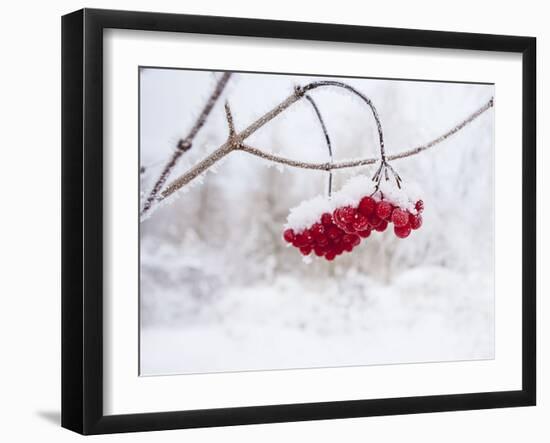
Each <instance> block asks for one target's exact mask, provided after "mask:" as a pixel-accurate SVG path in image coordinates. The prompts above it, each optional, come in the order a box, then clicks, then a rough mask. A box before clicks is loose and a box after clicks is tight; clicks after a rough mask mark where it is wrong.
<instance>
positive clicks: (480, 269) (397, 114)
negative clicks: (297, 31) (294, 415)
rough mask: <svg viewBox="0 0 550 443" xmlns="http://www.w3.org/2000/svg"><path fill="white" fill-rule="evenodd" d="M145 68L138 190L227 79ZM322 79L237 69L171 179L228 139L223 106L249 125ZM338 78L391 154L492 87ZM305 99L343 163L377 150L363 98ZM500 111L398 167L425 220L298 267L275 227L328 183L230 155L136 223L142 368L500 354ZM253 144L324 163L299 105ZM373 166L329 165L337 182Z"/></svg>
mask: <svg viewBox="0 0 550 443" xmlns="http://www.w3.org/2000/svg"><path fill="white" fill-rule="evenodd" d="M140 75H141V77H140V81H141V83H140V84H141V86H140V87H141V90H140V100H141V107H140V125H141V126H140V128H141V129H140V130H141V133H140V156H141V167H142V168H144V172H143V173H142V174H141V175H140V181H141V183H140V184H141V191H142V196H144V195H147V194H148V192H149V190H150V189H151V187H152V185H153V184H154V182H155V181H156V179H157V178H158V176H159V174H160V171H161V170H162V168H163V166H164V164H165V163H166V161H167V159H169V158H170V156H171V153H172V152H173V150H174V147H175V145H176V143H177V141H178V139H179V138H182V137H184V136H185V135H186V133H187V131H188V129H189V128H190V127H191V125H192V124H193V122H194V120H195V118H196V116H197V115H198V112H200V109H201V107H202V106H203V104H204V102H205V100H206V98H207V97H208V95H209V94H210V92H211V91H212V88H213V86H214V85H215V82H216V79H217V78H218V77H219V75H220V74H219V73H212V72H200V71H186V70H169V69H143V70H142V71H141V74H140ZM326 78H328V77H323V79H326ZM314 79H318V78H312V77H302V76H286V75H266V74H235V75H234V76H233V77H232V79H231V80H230V82H229V84H228V86H227V88H226V90H225V92H224V94H223V97H222V98H221V99H220V101H219V102H218V103H217V105H216V107H215V108H214V111H213V112H212V114H211V116H210V118H209V120H208V122H207V124H206V126H205V127H204V128H203V129H202V131H201V132H200V133H199V135H198V137H197V138H196V139H195V141H194V143H193V149H192V150H191V151H189V152H187V153H185V154H184V155H183V156H182V158H181V160H180V164H179V165H178V166H177V168H176V169H175V170H174V172H173V173H172V175H171V177H170V179H174V178H176V177H177V176H178V175H179V174H181V173H182V172H184V171H185V170H186V169H187V168H188V167H189V166H190V165H192V164H193V163H195V162H196V161H198V160H200V159H201V158H203V157H204V156H205V155H206V154H207V153H210V152H211V151H212V150H214V149H215V148H216V147H218V146H219V145H220V144H222V143H223V142H224V141H225V139H226V137H227V124H226V122H225V117H224V112H223V102H224V100H226V99H227V100H229V102H230V104H231V106H232V110H233V114H234V118H235V123H236V126H237V130H241V129H243V128H244V127H246V126H247V125H248V124H249V123H250V122H252V121H253V120H255V119H256V118H258V117H259V116H261V115H263V114H264V113H265V112H266V111H267V110H269V109H271V108H272V107H273V106H274V105H276V104H277V103H279V102H280V101H281V100H282V99H284V98H285V97H287V96H288V95H289V94H290V93H291V92H292V90H293V87H294V86H295V85H304V84H306V83H307V82H309V81H311V80H314ZM338 80H341V81H345V82H346V83H348V84H350V85H353V86H354V87H356V88H357V89H358V90H360V91H361V92H363V93H364V94H366V95H367V96H369V97H370V98H371V99H372V101H373V102H374V104H375V105H376V107H377V109H378V113H379V115H380V119H381V122H382V125H383V129H384V136H385V141H386V152H387V153H388V154H392V153H397V152H400V151H402V150H405V149H409V148H412V147H414V146H417V145H419V144H421V143H424V142H427V141H430V140H432V139H433V138H435V137H437V136H439V135H441V134H442V133H444V132H446V131H447V130H448V129H450V128H452V127H453V126H454V125H455V124H456V123H458V122H460V121H461V120H463V119H464V118H465V117H467V116H468V115H470V114H471V113H472V112H473V111H475V110H476V109H478V108H479V107H480V106H481V105H483V104H484V103H486V101H487V100H488V99H489V98H490V97H491V96H492V95H493V94H494V87H493V86H490V85H472V84H459V83H434V82H415V81H389V80H373V79H338ZM312 95H313V96H314V98H315V99H316V101H317V104H318V105H319V107H320V110H321V112H322V114H323V116H324V119H325V121H326V124H327V127H328V131H329V133H330V136H331V138H332V143H333V150H334V155H335V160H340V159H345V158H356V157H367V156H368V157H376V156H377V155H378V142H377V136H378V135H377V132H376V128H375V125H374V122H373V120H372V115H371V114H370V111H369V110H368V109H367V108H366V107H365V106H364V104H362V102H360V101H359V100H358V99H356V98H354V97H353V96H351V95H349V94H348V93H346V92H343V91H341V90H334V89H328V88H326V89H318V90H315V91H314V92H312ZM493 118H494V113H493V111H492V110H490V111H488V112H486V113H485V114H483V115H482V116H481V117H480V118H479V119H477V120H476V121H474V122H473V123H472V124H470V125H469V126H468V127H466V128H465V129H463V130H462V131H460V132H459V133H458V134H456V135H454V136H453V137H451V138H450V139H448V140H447V141H445V142H444V143H442V144H440V145H437V146H435V147H433V148H432V149H430V150H428V151H426V152H424V153H422V154H419V155H416V156H414V157H410V158H406V159H401V160H396V161H395V162H393V166H394V167H395V168H396V169H397V171H398V172H399V173H400V175H401V177H402V178H403V179H404V182H405V186H407V182H409V183H411V184H412V183H413V182H414V183H415V184H416V185H417V186H418V187H419V188H420V189H421V192H422V195H423V200H424V203H425V206H426V209H425V212H424V214H423V215H424V225H423V226H422V228H421V229H420V230H419V231H415V232H413V234H412V235H411V236H410V237H409V238H407V239H398V238H396V237H395V236H394V235H393V233H392V232H391V231H390V230H388V231H387V232H384V233H382V234H377V235H374V236H371V237H370V238H368V239H367V240H366V241H364V242H363V243H362V244H361V245H360V246H359V247H358V248H356V249H355V250H354V251H353V252H352V253H351V254H345V255H343V256H340V257H337V258H336V260H335V261H334V262H326V261H325V260H314V261H313V262H312V263H310V264H306V263H304V262H303V260H302V257H301V256H300V254H299V253H298V252H297V250H296V249H294V248H287V247H286V245H285V244H284V242H283V240H282V238H281V235H282V230H283V225H284V223H285V221H286V217H287V215H288V211H289V209H290V208H292V207H294V206H296V205H297V204H299V203H300V202H301V201H303V200H305V199H309V198H311V197H314V196H316V195H319V194H323V193H325V192H326V184H327V174H326V172H322V171H308V170H302V169H292V168H284V169H283V168H280V167H275V166H273V165H270V164H268V163H266V162H265V161H264V160H262V159H259V158H256V157H252V156H250V155H248V154H246V153H242V152H234V153H231V154H230V155H229V156H228V157H227V158H226V159H225V160H224V161H223V162H222V163H218V167H216V168H213V169H211V170H210V172H209V173H208V174H207V175H206V176H205V177H204V181H202V183H200V184H199V183H194V186H192V187H188V188H187V192H185V193H180V195H179V196H178V198H177V199H175V200H174V201H173V202H172V203H171V204H169V205H166V206H164V207H161V208H160V209H158V210H157V211H155V212H154V213H153V214H152V215H151V217H150V218H148V219H147V220H145V221H143V222H142V223H141V282H140V287H141V289H140V310H141V328H140V344H141V345H140V346H141V349H140V359H141V361H140V372H141V374H142V375H161V374H180V373H197V372H220V371H243V370H265V369H284V368H309V367H327V366H344V365H366V364H389V363H412V362H430V361H433V362H437V361H449V360H472V359H490V358H493V356H494V291H493V289H494V287H493V276H494V274H493V224H494V217H493V178H494V177H493V149H494V147H493V141H494V140H493ZM247 142H248V144H250V145H252V146H255V147H260V148H262V149H264V150H266V151H269V152H274V153H278V154H281V155H284V156H286V157H290V158H294V159H302V160H307V161H312V162H313V161H319V162H324V161H327V160H328V158H327V151H326V146H325V142H324V138H323V134H322V132H321V131H320V129H319V123H318V121H316V119H315V115H314V113H313V110H312V108H311V106H310V105H309V104H308V103H307V102H306V101H304V100H302V101H300V102H298V103H297V104H295V105H293V106H292V107H291V108H289V109H288V110H287V111H286V112H285V113H283V114H282V115H281V116H279V117H277V118H276V119H275V120H273V121H272V122H270V123H269V124H267V125H266V126H265V127H263V128H262V129H260V130H259V131H258V132H257V133H255V134H254V135H253V136H252V137H250V138H249V139H248V141H247ZM373 172H374V167H364V168H355V169H350V170H345V171H340V172H337V173H336V175H335V182H334V188H335V190H337V189H338V188H339V187H340V186H341V185H342V184H343V183H344V182H345V180H346V179H347V178H349V177H350V176H353V175H357V174H367V175H369V176H370V175H372V174H373ZM169 181H170V180H169Z"/></svg>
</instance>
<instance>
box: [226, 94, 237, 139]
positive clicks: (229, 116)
mask: <svg viewBox="0 0 550 443" xmlns="http://www.w3.org/2000/svg"><path fill="white" fill-rule="evenodd" d="M225 118H226V119H227V126H229V137H230V138H232V137H234V136H235V123H234V121H233V114H232V113H231V108H230V107H229V102H227V101H226V102H225Z"/></svg>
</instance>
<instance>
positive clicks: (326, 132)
mask: <svg viewBox="0 0 550 443" xmlns="http://www.w3.org/2000/svg"><path fill="white" fill-rule="evenodd" d="M305 97H306V100H307V101H308V102H309V103H310V104H311V106H312V107H313V110H314V111H315V115H316V116H317V120H319V123H320V125H321V129H322V130H323V134H324V136H325V141H326V143H327V149H328V155H329V158H330V163H332V162H333V157H332V144H331V142H330V137H329V135H328V130H327V126H326V125H325V120H323V116H322V115H321V111H320V110H319V107H318V106H317V103H315V100H313V98H312V97H311V96H310V95H307V94H306V96H305ZM327 191H328V196H329V197H330V196H331V195H332V170H331V169H329V171H328V189H327Z"/></svg>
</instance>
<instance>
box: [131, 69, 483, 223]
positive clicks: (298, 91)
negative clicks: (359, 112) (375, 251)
mask: <svg viewBox="0 0 550 443" xmlns="http://www.w3.org/2000/svg"><path fill="white" fill-rule="evenodd" d="M230 75H231V74H230V73H225V74H224V75H223V76H222V78H221V79H220V80H219V82H218V84H217V86H216V89H215V90H214V93H213V94H212V96H211V97H210V99H209V101H208V102H207V105H206V106H205V109H204V110H203V112H202V113H201V116H200V117H199V121H198V122H197V123H196V124H195V126H194V127H193V129H192V131H191V132H190V134H189V136H188V137H186V138H185V139H183V140H180V142H179V143H178V145H177V149H176V150H175V152H174V155H173V158H172V159H171V161H170V162H169V163H168V164H167V166H166V168H165V170H164V171H163V173H162V174H161V177H160V178H159V180H158V181H157V183H156V184H155V187H154V188H153V190H152V191H151V194H150V196H149V198H148V199H147V201H146V203H145V206H144V208H143V211H142V215H143V214H144V213H145V212H147V211H148V210H149V209H150V208H151V205H152V203H153V201H155V200H162V199H165V198H167V197H169V196H170V195H172V194H173V193H174V192H176V191H177V190H179V189H180V188H182V187H183V186H185V185H187V184H188V183H189V182H191V181H192V180H194V179H195V178H196V177H198V176H199V175H201V174H202V173H203V172H205V171H206V170H208V169H209V168H210V167H212V166H213V165H214V164H215V163H217V162H218V161H220V160H221V159H222V158H224V157H225V156H226V155H228V154H229V153H231V152H233V151H242V152H246V153H248V154H250V155H253V156H256V157H259V158H262V159H264V160H266V161H269V162H273V163H278V164H282V165H286V166H290V167H295V168H301V169H314V170H321V171H327V172H329V187H328V193H329V196H330V193H331V187H332V171H333V170H336V169H345V168H353V167H359V166H366V165H371V164H375V163H377V162H380V165H379V166H378V168H377V170H376V172H375V174H374V176H373V178H372V180H373V181H375V182H376V190H375V192H376V191H378V190H379V188H380V183H381V181H382V179H385V180H389V179H390V175H391V176H393V178H394V179H395V181H396V183H397V186H398V187H399V188H401V184H402V179H401V177H400V176H399V174H398V173H397V172H396V171H395V169H394V168H393V167H392V166H391V165H390V163H389V162H390V161H393V160H397V159H401V158H406V157H410V156H413V155H416V154H419V153H420V152H423V151H425V150H427V149H429V148H431V147H433V146H435V145H437V144H439V143H441V142H443V141H445V140H446V139H447V138H449V137H450V136H452V135H453V134H455V133H457V132H458V131H460V130H462V129H463V128H464V127H465V126H467V125H468V124H470V123H471V122H472V121H474V120H475V119H477V118H478V117H479V116H480V115H482V114H483V113H484V112H486V111H487V110H489V109H490V108H492V107H493V106H494V99H493V98H492V97H491V99H490V100H489V101H488V102H486V103H485V104H484V105H483V106H482V107H481V108H479V109H478V110H476V111H475V112H474V113H472V114H471V115H469V116H468V117H467V118H466V119H465V120H463V121H462V122H460V123H459V124H458V125H456V126H454V127H453V128H452V129H450V130H449V131H447V132H446V133H444V134H443V135H441V136H439V137H437V138H436V139H434V140H432V141H430V142H428V143H426V144H424V145H420V146H417V147H415V148H412V149H409V150H406V151H403V152H400V153H398V154H394V155H390V156H386V152H385V147H384V137H383V132H382V125H381V122H380V118H379V116H378V112H377V110H376V108H375V106H374V104H373V103H372V101H371V100H370V99H369V98H368V97H367V96H365V95H364V94H362V93H361V92H359V91H358V90H356V89H355V88H353V87H352V86H350V85H347V84H345V83H342V82H339V81H332V80H326V81H316V82H312V83H309V84H307V85H305V86H296V87H295V88H294V90H293V92H292V94H291V95H289V96H288V97H287V98H286V99H284V100H283V101H282V102H281V103H279V104H278V105H277V106H275V107H274V108H272V109H271V110H270V111H268V112H266V113H265V114H264V115H262V116H261V117H260V118H258V119H257V120H256V121H254V122H253V123H251V124H250V125H249V126H248V127H246V128H245V129H244V130H242V131H241V132H237V130H236V129H235V122H234V119H233V114H232V111H231V107H230V105H229V103H228V102H226V103H225V117H226V120H227V125H228V129H229V133H228V137H227V140H226V142H225V143H224V144H223V145H221V146H220V147H219V148H217V149H216V150H215V151H214V152H212V153H211V154H209V155H208V156H207V157H205V158H204V159H203V160H201V161H200V162H198V163H197V164H196V165H195V166H193V167H192V168H191V169H189V170H188V171H187V172H185V173H183V174H182V175H181V176H180V177H178V178H177V179H175V180H174V181H172V182H171V183H170V184H168V186H166V188H165V189H163V190H162V191H161V188H162V186H163V185H164V182H165V181H166V178H167V176H168V175H169V173H170V172H171V170H172V169H173V167H174V166H175V163H176V161H177V160H178V158H179V157H180V156H181V155H182V154H183V153H184V152H186V151H188V150H189V149H191V147H192V140H193V138H194V136H195V135H196V133H197V132H198V130H199V129H200V127H202V125H203V124H204V123H205V121H206V118H207V117H208V115H209V113H210V111H211V110H212V107H213V105H214V104H215V102H216V100H217V98H218V97H219V96H220V95H221V92H222V91H223V89H224V87H225V84H226V83H227V81H228V80H229V76H230ZM320 87H337V88H343V89H345V90H346V91H348V92H350V93H352V94H354V95H356V96H358V97H359V98H360V99H361V100H362V101H363V102H364V103H365V104H366V105H367V106H368V107H369V108H370V110H371V113H372V116H373V117H374V120H375V123H376V128H377V130H378V136H379V144H380V158H363V159H357V160H351V161H343V162H334V161H333V156H332V146H331V142H330V137H329V135H328V131H327V128H326V125H325V123H324V120H323V118H322V116H321V113H320V111H319V108H318V106H317V105H316V103H315V101H314V100H313V98H312V97H311V95H310V94H308V92H310V91H312V90H314V89H317V88H320ZM304 97H305V98H306V99H307V100H308V102H309V103H310V104H311V105H312V107H313V109H314V111H315V113H316V116H317V119H318V120H319V122H320V125H321V129H322V130H323V134H324V136H325V141H326V144H327V148H328V152H329V161H328V162H323V163H310V162H304V161H299V160H293V159H289V158H286V157H282V156H279V155H276V154H271V153H268V152H265V151H263V150H261V149H259V148H256V147H253V146H250V145H248V144H246V143H245V140H246V139H247V138H248V137H250V136H251V135H252V134H253V133H255V132H256V131H257V130H258V129H260V128H261V127H262V126H264V125H265V124H267V123H268V122H270V121H271V120H273V119H274V118H275V117H277V116H278V115H279V114H281V113H282V112H284V111H285V110H286V109H287V108H289V107H290V106H292V105H293V104H294V103H296V102H298V101H300V100H301V99H302V98H304ZM157 193H160V196H159V197H158V198H157Z"/></svg>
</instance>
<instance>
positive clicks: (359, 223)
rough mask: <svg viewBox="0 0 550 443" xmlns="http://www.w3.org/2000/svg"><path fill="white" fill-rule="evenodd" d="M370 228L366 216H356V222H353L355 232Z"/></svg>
mask: <svg viewBox="0 0 550 443" xmlns="http://www.w3.org/2000/svg"><path fill="white" fill-rule="evenodd" d="M368 227H369V220H368V219H367V217H365V216H364V215H361V214H359V213H357V214H356V216H355V220H353V228H354V229H355V231H357V232H358V231H364V230H365V229H367V228H368Z"/></svg>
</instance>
